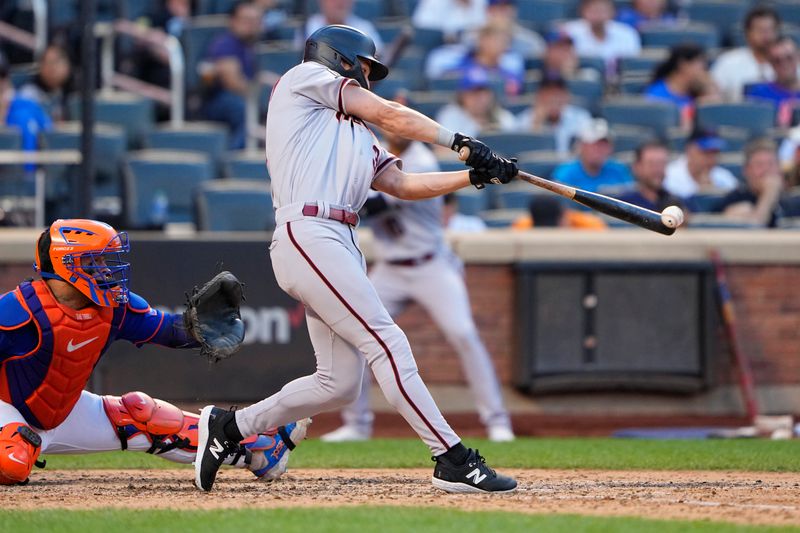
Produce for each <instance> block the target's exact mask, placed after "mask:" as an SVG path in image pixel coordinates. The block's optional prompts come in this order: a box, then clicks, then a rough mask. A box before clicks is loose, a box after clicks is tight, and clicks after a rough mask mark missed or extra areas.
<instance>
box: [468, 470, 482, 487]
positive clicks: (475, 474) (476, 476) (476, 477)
mask: <svg viewBox="0 0 800 533" xmlns="http://www.w3.org/2000/svg"><path fill="white" fill-rule="evenodd" d="M469 478H472V483H473V484H475V485H477V484H478V483H480V482H481V481H483V480H484V479H486V474H481V471H480V469H479V468H476V469H475V470H473V471H472V472H470V473H469V474H467V479H469Z"/></svg>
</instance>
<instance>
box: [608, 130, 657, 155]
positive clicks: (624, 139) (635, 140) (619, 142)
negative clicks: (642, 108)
mask: <svg viewBox="0 0 800 533" xmlns="http://www.w3.org/2000/svg"><path fill="white" fill-rule="evenodd" d="M611 133H612V134H613V135H614V153H615V154H619V153H621V152H632V151H634V150H636V148H637V147H638V146H639V145H640V144H642V143H643V142H645V141H648V140H652V139H654V138H656V137H659V136H662V135H660V134H661V132H653V130H652V129H651V128H646V127H642V126H629V125H620V124H617V125H615V126H612V128H611Z"/></svg>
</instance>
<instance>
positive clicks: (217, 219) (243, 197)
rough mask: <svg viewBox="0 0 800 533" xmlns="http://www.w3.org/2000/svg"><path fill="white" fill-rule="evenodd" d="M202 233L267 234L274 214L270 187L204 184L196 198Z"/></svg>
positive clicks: (246, 182)
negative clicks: (257, 232)
mask: <svg viewBox="0 0 800 533" xmlns="http://www.w3.org/2000/svg"><path fill="white" fill-rule="evenodd" d="M194 201H195V225H196V226H197V229H198V230H199V231H268V230H272V229H274V228H275V213H274V211H273V209H272V195H271V193H270V188H269V184H268V183H257V182H254V181H252V180H244V181H239V180H222V181H209V182H205V183H201V184H200V185H199V186H198V187H197V189H196V190H195V194H194Z"/></svg>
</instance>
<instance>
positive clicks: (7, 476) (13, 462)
mask: <svg viewBox="0 0 800 533" xmlns="http://www.w3.org/2000/svg"><path fill="white" fill-rule="evenodd" d="M41 449H42V438H41V437H40V436H39V435H37V434H36V432H34V431H33V430H32V429H31V428H30V427H28V426H26V425H25V424H21V423H19V422H11V423H9V424H6V425H5V426H3V427H2V428H0V485H18V484H23V485H24V484H25V483H27V482H28V476H29V475H30V473H31V470H32V469H33V467H34V466H40V467H44V462H42V463H39V462H38V461H37V459H38V458H39V452H40V451H41Z"/></svg>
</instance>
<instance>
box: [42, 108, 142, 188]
mask: <svg viewBox="0 0 800 533" xmlns="http://www.w3.org/2000/svg"><path fill="white" fill-rule="evenodd" d="M81 130H82V127H81V125H80V123H78V122H62V123H60V124H57V125H56V127H55V129H53V130H51V131H46V132H44V133H43V134H42V144H43V146H44V147H46V148H48V149H50V150H80V149H81ZM127 146H128V142H127V139H126V138H125V131H124V130H123V129H122V128H121V127H120V126H115V125H110V124H96V125H95V128H94V150H95V154H97V157H96V158H95V169H96V170H97V176H96V179H95V191H94V194H95V196H102V197H114V196H119V195H120V194H121V193H122V180H121V178H120V164H121V163H122V157H123V155H124V154H125V150H126V149H127ZM63 170H64V169H62V171H63Z"/></svg>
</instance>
